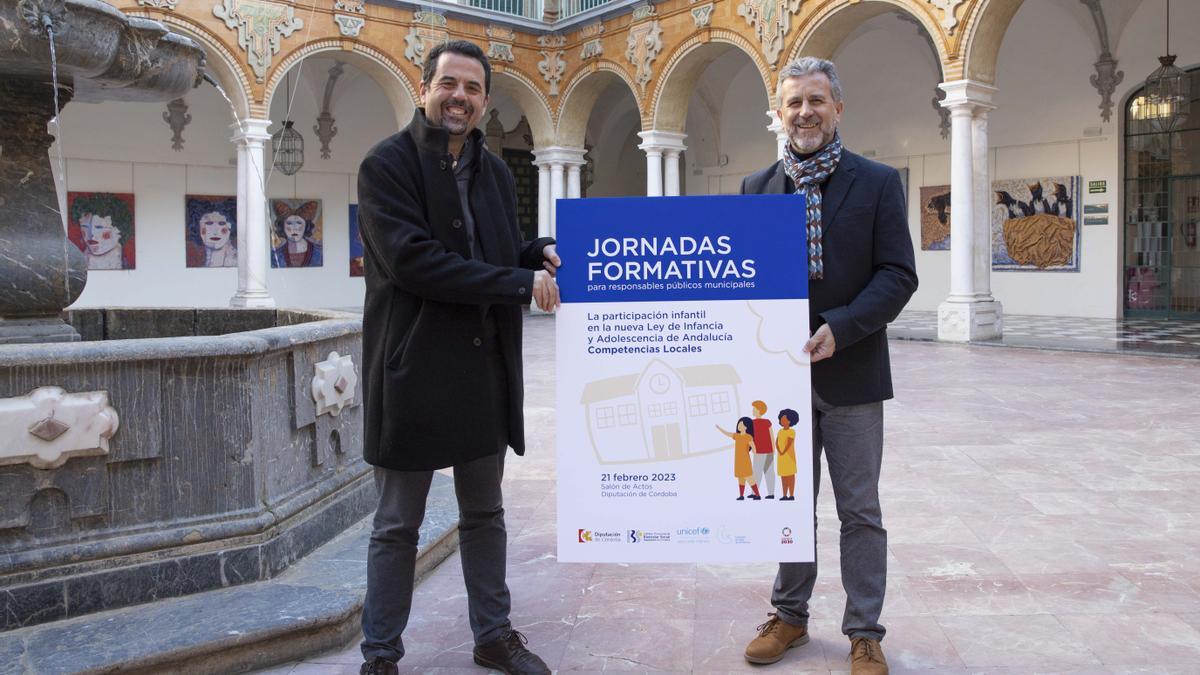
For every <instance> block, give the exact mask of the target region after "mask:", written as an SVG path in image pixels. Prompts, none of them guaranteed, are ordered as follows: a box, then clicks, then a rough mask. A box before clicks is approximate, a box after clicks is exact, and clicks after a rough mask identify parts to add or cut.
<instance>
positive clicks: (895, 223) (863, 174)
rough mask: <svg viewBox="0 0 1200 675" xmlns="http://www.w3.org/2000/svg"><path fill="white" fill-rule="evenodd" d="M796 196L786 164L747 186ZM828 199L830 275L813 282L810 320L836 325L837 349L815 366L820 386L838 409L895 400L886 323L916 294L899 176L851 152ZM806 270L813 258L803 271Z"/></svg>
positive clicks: (826, 189) (825, 237) (799, 205)
mask: <svg viewBox="0 0 1200 675" xmlns="http://www.w3.org/2000/svg"><path fill="white" fill-rule="evenodd" d="M793 192H795V186H794V185H793V184H792V181H791V179H790V178H788V177H787V174H785V173H784V171H783V161H782V160H781V161H779V162H776V163H775V164H773V165H772V166H770V167H769V168H767V169H764V170H762V171H759V172H758V173H756V174H754V175H752V176H749V177H747V178H746V179H745V180H744V181H742V194H790V193H793ZM822 195H823V196H822V205H821V220H822V223H823V234H822V248H823V258H822V259H823V261H824V264H825V278H824V279H821V280H810V281H809V282H808V285H809V289H808V312H809V314H808V321H809V328H810V330H812V331H813V332H816V330H817V328H819V327H820V326H821V324H826V323H827V324H829V328H830V329H831V330H832V331H833V338H834V341H835V343H836V344H835V350H834V353H833V356H831V357H830V358H828V359H825V360H824V361H819V362H817V363H814V364H813V366H812V382H813V388H814V389H816V392H817V394H818V395H819V396H820V397H821V398H823V399H824V400H825V401H826V402H828V403H831V404H833V405H859V404H863V403H872V402H875V401H883V400H886V399H889V398H891V397H892V372H891V364H890V361H889V360H888V344H887V324H888V322H890V321H891V320H892V319H895V318H896V315H898V314H899V313H900V310H901V309H903V308H904V305H905V303H907V302H908V299H909V298H910V297H912V294H913V292H914V291H916V290H917V272H916V265H915V264H914V262H913V246H912V237H911V236H910V235H909V233H908V214H907V211H906V210H905V207H904V190H903V187H902V185H901V183H900V174H899V172H897V171H896V170H895V169H893V168H891V167H889V166H886V165H883V164H880V163H878V162H873V161H871V160H868V159H866V158H864V157H860V156H859V155H856V154H854V153H852V152H849V151H846V150H844V151H843V152H842V159H841V162H840V163H839V164H838V167H837V169H835V170H834V172H833V174H832V175H831V176H830V177H829V180H828V181H827V182H826V184H825V185H824V186H823V187H822ZM796 209H797V212H803V210H804V202H803V201H801V199H800V198H799V197H797V202H796ZM797 236H800V237H803V236H804V231H803V230H800V229H797ZM807 268H808V261H807V259H805V260H804V261H803V262H802V264H801V265H798V266H797V269H802V270H807Z"/></svg>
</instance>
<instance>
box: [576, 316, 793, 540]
mask: <svg viewBox="0 0 1200 675" xmlns="http://www.w3.org/2000/svg"><path fill="white" fill-rule="evenodd" d="M677 312H679V313H684V314H682V315H680V314H675V313H677ZM621 313H626V314H629V313H635V314H648V315H651V316H652V317H659V316H660V315H665V317H666V318H645V319H642V320H628V319H611V320H608V321H605V320H603V317H605V316H606V315H620V314H621ZM696 313H703V318H689V319H684V318H672V317H675V316H697V314H696ZM556 323H557V363H558V392H557V429H558V444H557V447H558V559H559V560H560V561H564V562H776V561H779V562H811V561H813V560H814V547H813V496H812V462H811V457H812V455H811V448H812V431H811V424H812V418H811V401H810V396H811V394H810V392H811V390H810V374H809V364H808V357H807V355H806V354H804V353H803V351H802V347H803V346H804V343H805V341H806V340H807V337H808V335H809V331H808V301H807V300H727V301H704V302H694V301H693V302H627V303H573V304H564V305H563V306H562V307H561V309H560V310H559V314H558V318H557V322H556ZM697 323H699V324H702V325H706V326H709V328H708V329H704V330H696V329H693V330H688V329H687V326H688V325H689V324H690V325H693V326H694V325H696V324H697ZM715 324H719V325H720V326H721V327H720V328H719V329H715V328H712V326H713V325H715ZM639 325H640V328H639ZM618 334H619V335H625V336H632V335H646V336H655V335H660V336H662V337H664V338H667V337H668V336H671V335H674V336H677V337H678V339H677V340H669V341H664V342H625V343H612V342H600V341H599V340H597V339H596V338H598V337H600V336H613V335H618ZM697 334H706V335H709V336H721V337H724V338H729V339H728V340H713V341H705V340H696V339H694V338H695V336H696V335H697ZM589 338H591V339H592V342H591V344H590V346H591V347H592V348H597V347H602V348H621V347H626V348H628V347H636V348H645V347H655V348H657V349H658V352H657V353H650V354H643V353H622V354H595V353H589ZM689 338H693V339H689ZM684 345H688V347H687V349H690V350H695V349H696V348H699V351H684V350H680V351H671V350H672V349H680V348H681V346H684ZM756 400H761V401H763V402H765V403H766V404H767V407H768V410H767V413H766V415H764V417H765V418H767V419H769V420H771V431H772V434H773V435H777V434H778V432H779V429H780V428H781V427H780V424H779V412H780V410H783V409H785V408H789V409H791V410H794V411H796V412H797V414H798V417H799V422H798V423H797V424H796V425H795V426H794V427H793V428H794V429H795V432H796V440H795V452H796V457H797V462H796V469H797V472H796V475H795V500H794V501H780V498H781V497H782V496H783V492H782V481H781V480H780V478H779V476H778V469H779V460H778V455H777V454H776V455H775V456H774V467H775V474H776V475H775V479H774V485H773V486H771V487H768V486H766V485H759V490H760V492H761V494H762V496H763V497H764V499H762V500H758V501H755V500H752V499H751V498H750V495H751V494H752V491H751V489H750V486H749V481H747V485H746V491H745V494H746V498H745V499H744V500H742V501H738V500H737V497H738V481H737V479H736V478H735V476H734V441H733V440H732V439H730V438H729V437H727V436H725V435H724V434H722V433H721V432H719V431H718V430H717V429H716V426H718V425H719V426H720V427H721V428H723V429H725V430H727V431H735V430H736V425H737V422H738V420H739V418H742V417H751V418H752V417H753V410H752V408H751V402H752V401H756ZM767 494H774V496H775V499H773V500H768V499H765V497H766V495H767Z"/></svg>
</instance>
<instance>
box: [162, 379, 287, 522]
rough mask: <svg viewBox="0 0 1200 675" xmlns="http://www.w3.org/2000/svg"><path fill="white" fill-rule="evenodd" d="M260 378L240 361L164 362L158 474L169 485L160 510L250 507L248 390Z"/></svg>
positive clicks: (194, 512)
mask: <svg viewBox="0 0 1200 675" xmlns="http://www.w3.org/2000/svg"><path fill="white" fill-rule="evenodd" d="M260 384H262V383H261V382H255V381H252V380H249V379H248V378H247V368H246V360H245V359H181V360H178V361H172V362H169V363H166V364H164V366H163V375H162V409H161V419H162V428H163V432H164V439H163V442H164V447H165V452H164V458H163V459H164V465H165V467H166V470H165V471H164V478H165V480H166V483H167V485H168V486H169V487H168V489H169V492H168V494H167V495H165V499H164V504H163V506H164V509H163V515H164V517H165V519H168V520H175V519H179V518H189V517H193V516H203V515H207V514H216V513H221V512H225V511H235V510H240V509H245V508H250V507H252V506H254V505H255V495H254V466H253V458H252V457H249V458H248V457H247V456H246V449H247V448H248V447H250V446H251V444H252V443H253V442H254V429H255V426H256V425H269V424H270V420H261V419H260V420H254V419H252V410H251V406H250V405H249V404H248V403H249V398H250V392H251V391H252V390H254V389H255V387H256V386H258V385H260Z"/></svg>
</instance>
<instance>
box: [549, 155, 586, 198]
mask: <svg viewBox="0 0 1200 675" xmlns="http://www.w3.org/2000/svg"><path fill="white" fill-rule="evenodd" d="M586 153H587V150H585V149H583V148H564V147H556V148H555V153H554V154H555V159H556V160H557V161H559V162H561V163H562V165H563V169H564V170H565V171H566V194H565V196H566V198H567V199H579V197H580V196H582V194H583V188H582V187H581V185H580V172H581V170H582V169H583V165H584V164H585V163H586V162H584V160H583V156H584V154H586Z"/></svg>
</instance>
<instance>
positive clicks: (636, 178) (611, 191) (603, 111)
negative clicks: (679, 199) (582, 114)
mask: <svg viewBox="0 0 1200 675" xmlns="http://www.w3.org/2000/svg"><path fill="white" fill-rule="evenodd" d="M612 79H613V82H612V83H611V84H610V85H609V86H608V87H606V88H605V90H604V91H603V92H602V93H601V94H600V97H599V99H597V101H596V105H595V106H594V107H593V108H592V112H591V114H590V116H589V118H588V125H587V136H586V138H587V142H588V143H590V144H591V145H592V157H593V158H595V162H596V173H595V180H594V181H593V182H592V185H591V187H589V188H588V191H587V196H588V197H629V196H645V195H646V154H645V153H644V152H642V151H641V150H640V149H638V147H637V146H638V145H639V144H640V143H641V142H642V139H641V138H640V137H639V136H638V135H637V134H638V132H639V131H641V130H642V122H641V119H640V118H639V116H638V111H637V101H635V100H634V98H633V94H632V93H630V92H629V89H628V87H627V86H626V85H625V83H624V82H622V81H620V80H618V79H617V78H616V77H615V76H613V78H612Z"/></svg>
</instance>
